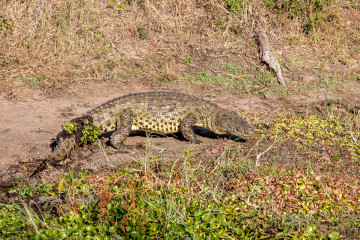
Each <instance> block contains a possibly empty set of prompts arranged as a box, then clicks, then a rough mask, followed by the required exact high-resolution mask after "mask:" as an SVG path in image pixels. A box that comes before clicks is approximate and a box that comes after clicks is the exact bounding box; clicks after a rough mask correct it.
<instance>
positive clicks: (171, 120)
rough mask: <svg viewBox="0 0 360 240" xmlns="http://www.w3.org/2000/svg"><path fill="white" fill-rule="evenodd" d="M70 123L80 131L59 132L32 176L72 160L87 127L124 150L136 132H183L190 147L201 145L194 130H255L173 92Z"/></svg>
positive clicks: (119, 103) (135, 97)
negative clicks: (129, 138)
mask: <svg viewBox="0 0 360 240" xmlns="http://www.w3.org/2000/svg"><path fill="white" fill-rule="evenodd" d="M71 122H73V123H76V124H77V125H78V126H80V127H79V128H78V129H77V131H76V132H74V133H69V132H67V131H65V130H63V131H62V132H60V133H59V134H58V135H57V137H56V141H55V142H56V146H55V148H54V151H53V152H52V153H51V154H50V155H49V156H48V157H47V158H45V159H44V160H43V162H42V163H41V164H40V166H39V167H38V168H37V169H36V170H35V171H34V172H33V173H32V175H31V176H34V175H35V174H37V173H38V172H40V171H41V170H42V169H44V168H45V167H46V164H47V163H48V162H49V161H55V162H57V161H60V160H62V159H65V158H67V157H69V155H70V154H71V152H72V151H73V150H74V149H75V148H76V147H77V146H78V145H80V143H81V141H80V139H81V138H82V130H83V129H84V125H86V124H88V123H91V124H92V125H93V126H94V127H96V128H97V129H99V130H100V132H101V133H108V132H112V135H111V136H110V145H111V146H112V147H114V148H121V147H122V145H123V142H124V141H125V139H126V138H127V137H128V136H129V135H130V134H131V133H133V132H137V131H146V132H151V133H160V134H171V133H176V132H181V133H182V135H183V136H184V137H185V139H187V140H188V141H189V142H190V143H201V141H199V140H198V139H197V138H196V135H195V133H194V130H193V128H192V127H194V126H197V127H202V128H205V129H207V130H210V131H212V132H214V133H216V134H219V135H234V136H236V137H241V138H244V137H246V136H250V135H252V134H253V133H254V129H253V128H252V127H251V126H250V125H249V124H248V123H247V122H246V121H245V120H244V119H243V118H241V117H240V116H239V115H237V114H236V113H235V112H232V111H228V110H225V109H223V108H220V107H219V106H217V105H216V104H214V103H212V102H210V101H207V100H204V99H201V98H198V97H195V96H192V95H187V94H183V93H174V92H144V93H134V94H128V95H125V96H121V97H118V98H115V99H113V100H110V101H108V102H106V103H104V104H102V105H100V106H98V107H96V108H94V109H93V110H90V111H89V112H88V113H87V114H86V115H84V116H83V117H79V118H75V119H73V120H71Z"/></svg>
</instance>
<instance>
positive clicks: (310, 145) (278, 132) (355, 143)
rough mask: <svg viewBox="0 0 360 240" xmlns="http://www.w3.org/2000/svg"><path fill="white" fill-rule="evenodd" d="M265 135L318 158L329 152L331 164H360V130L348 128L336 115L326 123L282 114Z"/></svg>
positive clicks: (319, 119)
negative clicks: (334, 161)
mask: <svg viewBox="0 0 360 240" xmlns="http://www.w3.org/2000/svg"><path fill="white" fill-rule="evenodd" d="M263 134H264V136H270V138H271V139H273V140H275V141H281V142H285V141H288V142H292V143H294V144H295V146H297V147H298V148H299V149H301V150H307V151H308V152H311V153H312V154H315V155H317V156H318V157H319V156H320V155H321V153H322V152H327V153H328V154H330V158H331V159H332V160H336V161H348V160H351V161H354V162H357V163H360V162H359V159H360V144H359V143H360V130H359V129H356V128H354V127H351V126H345V125H344V124H343V123H342V122H341V121H339V118H338V116H336V115H335V114H329V115H328V116H327V118H326V119H322V118H321V117H320V116H314V115H310V116H305V115H297V114H289V115H285V114H279V115H278V116H277V118H276V119H275V120H274V121H273V123H272V124H271V127H270V129H267V130H266V131H265V132H264V133H263Z"/></svg>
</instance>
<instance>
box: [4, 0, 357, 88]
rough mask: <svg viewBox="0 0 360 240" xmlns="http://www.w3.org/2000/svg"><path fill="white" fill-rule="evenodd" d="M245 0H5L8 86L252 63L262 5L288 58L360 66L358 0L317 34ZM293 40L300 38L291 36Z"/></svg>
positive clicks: (341, 7)
mask: <svg viewBox="0 0 360 240" xmlns="http://www.w3.org/2000/svg"><path fill="white" fill-rule="evenodd" d="M241 3H242V5H241V9H240V11H238V12H235V13H231V9H229V8H227V5H226V4H224V2H223V1H221V0H210V1H205V2H201V1H195V0H192V1H185V0H180V1H174V0H172V1H152V0H150V1H132V2H131V3H130V4H129V3H128V1H127V2H125V1H107V0H106V1H95V0H91V1H70V0H66V1H56V0H49V1H43V0H27V1H9V0H7V1H1V3H0V9H2V10H0V20H1V21H0V23H1V24H0V37H1V39H2V41H1V42H0V79H1V81H2V82H3V83H5V84H2V86H3V88H4V86H9V84H10V85H11V83H12V82H14V81H16V80H18V79H20V78H29V77H31V78H42V79H45V80H43V81H42V87H44V88H50V89H58V88H64V86H65V88H66V86H67V85H68V84H71V83H74V82H75V83H87V82H88V81H89V80H96V81H104V80H111V81H114V82H122V83H124V82H129V81H137V80H140V81H144V80H145V81H147V82H157V81H159V80H162V81H163V80H170V81H171V80H174V79H178V78H181V77H183V76H185V75H189V74H190V75H191V74H194V73H197V72H200V71H204V70H209V69H210V70H211V71H215V70H214V69H211V68H212V65H213V64H214V63H215V62H218V61H224V62H226V61H232V62H234V63H236V64H238V65H240V66H243V67H244V68H245V69H251V68H252V67H253V65H257V64H258V57H257V51H258V50H257V47H256V45H255V44H254V39H253V35H254V31H255V29H254V21H255V20H254V19H255V18H254V16H255V15H258V14H260V15H261V16H262V19H264V22H263V25H264V26H263V27H264V28H265V29H266V31H267V32H268V34H269V37H270V40H271V41H272V45H273V46H274V48H275V49H277V50H278V55H280V56H279V57H280V59H281V60H282V61H283V62H285V63H286V62H287V61H288V60H289V59H290V58H292V57H294V56H297V55H300V56H302V58H303V59H308V61H304V63H303V64H302V66H301V68H302V69H303V70H304V71H308V70H309V69H310V68H312V67H313V65H314V64H313V62H314V61H315V62H321V61H323V60H324V59H327V60H326V61H330V63H332V65H334V67H333V69H332V70H334V71H340V72H341V73H342V74H344V75H351V74H353V73H354V72H355V73H356V71H357V70H356V69H359V62H358V59H357V58H356V54H357V53H358V52H359V49H358V48H357V47H356V46H358V44H359V41H360V40H359V39H360V33H359V28H358V26H357V24H358V19H359V17H356V15H354V14H351V13H352V12H353V11H356V3H355V2H350V3H349V2H348V1H347V2H344V1H340V2H337V3H336V4H337V5H332V8H333V9H332V11H341V12H339V13H338V15H337V16H336V17H335V20H334V21H333V22H334V24H332V25H331V24H328V25H324V26H322V27H321V28H318V29H316V32H315V30H314V34H313V36H312V37H309V36H307V35H305V34H304V33H303V31H302V20H301V18H300V17H293V18H289V17H288V13H287V12H271V11H269V9H268V8H267V7H266V6H265V5H264V4H263V3H259V4H258V2H257V1H241ZM345 4H347V5H346V6H345ZM324 11H325V10H324ZM326 11H329V10H328V9H326ZM329 33H331V34H329ZM291 39H293V40H294V39H295V40H294V42H295V44H293V43H294V42H292V43H291V45H289V42H291ZM314 52H315V53H316V54H314ZM334 53H335V54H334ZM186 58H189V59H191V60H192V61H191V63H188V64H186V63H185V61H184V60H185V59H186ZM340 60H341V61H345V62H346V64H348V65H347V68H345V70H344V69H340V70H339V69H337V66H338V65H337V64H338V61H340ZM289 74H291V73H289ZM356 74H359V73H356ZM356 74H355V75H356ZM289 77H290V78H291V76H289Z"/></svg>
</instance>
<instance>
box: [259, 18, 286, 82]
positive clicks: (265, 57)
mask: <svg viewBox="0 0 360 240" xmlns="http://www.w3.org/2000/svg"><path fill="white" fill-rule="evenodd" d="M256 25H257V28H258V29H257V31H256V32H257V36H256V37H257V42H258V44H259V46H260V55H261V61H262V62H265V63H267V65H268V66H269V68H270V69H272V70H274V72H275V73H276V76H277V79H278V82H279V83H280V84H281V85H283V86H286V83H285V82H284V78H283V76H282V73H281V67H280V63H279V60H278V58H277V57H276V56H275V55H274V54H273V53H272V52H271V46H270V43H269V40H268V37H267V35H266V33H265V31H264V30H263V28H262V27H261V19H260V17H259V16H258V17H257V24H256Z"/></svg>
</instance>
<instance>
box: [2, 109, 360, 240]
mask: <svg viewBox="0 0 360 240" xmlns="http://www.w3.org/2000/svg"><path fill="white" fill-rule="evenodd" d="M249 114H252V113H249ZM243 115H246V113H243ZM253 122H258V117H256V116H254V119H253ZM351 123H354V119H353V120H352V121H345V119H344V118H340V117H339V116H335V115H331V114H328V115H326V116H325V117H322V118H321V117H319V116H311V115H309V116H306V117H305V116H301V115H279V116H278V117H277V118H276V119H274V121H273V122H271V123H269V124H268V125H267V127H264V126H263V125H262V124H259V126H258V128H257V129H256V131H257V132H258V133H259V136H258V137H257V138H255V139H253V140H252V141H251V143H250V144H244V143H236V142H232V141H230V142H229V144H228V145H227V146H225V147H218V148H216V149H217V151H218V154H215V155H214V154H212V155H207V154H204V153H197V154H195V153H194V152H193V149H192V148H187V149H184V153H183V155H182V156H179V157H175V158H174V160H173V161H170V162H164V161H163V160H162V159H161V158H159V157H158V156H157V152H156V151H155V152H153V151H152V145H151V138H147V141H146V144H145V154H144V155H140V156H141V157H138V159H136V160H135V161H133V162H131V163H129V164H126V165H121V166H119V169H118V170H117V171H116V172H113V173H108V174H105V176H104V175H102V176H96V175H91V174H88V173H86V172H80V173H77V174H74V173H71V172H70V173H69V174H65V175H63V176H62V177H61V178H60V179H59V180H58V182H57V184H56V185H50V184H46V183H45V181H44V182H43V183H40V184H30V185H25V184H23V183H22V182H21V181H19V182H18V184H17V186H16V187H14V188H12V189H11V190H10V191H9V192H8V194H10V195H11V196H17V197H18V198H19V199H20V202H19V203H17V204H16V203H14V204H2V205H0V225H1V228H0V231H1V234H2V236H3V237H4V238H8V239H16V238H19V237H21V238H24V239H70V238H71V239H181V238H184V237H186V238H189V239H324V240H325V239H340V238H344V237H348V238H349V237H353V238H349V239H356V237H358V236H359V235H360V232H359V231H358V230H356V229H359V228H360V218H359V216H360V215H359V213H360V198H359V194H360V189H359V186H358V184H357V183H356V179H357V177H358V176H357V174H356V173H354V174H351V173H350V174H349V173H347V174H344V173H343V169H342V167H345V166H347V167H349V165H348V164H349V163H350V162H351V160H352V161H353V162H354V165H353V167H355V168H356V167H358V165H357V164H356V161H357V159H359V156H358V155H356V154H359V148H358V145H357V144H356V141H359V140H360V132H359V129H354V128H353V127H352V126H353V125H351ZM348 136H349V137H348ZM292 143H293V144H292ZM269 146H270V147H269ZM277 146H282V148H281V149H278V147H277ZM284 146H287V147H288V150H284ZM283 151H285V152H286V151H290V152H291V154H297V155H301V156H302V160H301V161H303V162H304V163H306V162H307V164H305V165H302V162H299V163H291V162H293V161H294V160H292V159H288V160H287V161H289V163H291V164H293V167H291V168H289V167H285V166H284V164H283V163H281V159H283V158H284V157H287V158H289V157H290V156H291V154H286V153H283ZM324 151H327V152H330V158H331V159H324V158H323V157H322V155H321V153H322V152H324ZM275 156H279V158H276V157H275ZM339 156H341V157H339ZM277 159H278V160H277ZM297 159H299V158H297ZM312 164H314V165H312ZM334 164H336V165H338V166H339V167H340V168H339V169H338V171H339V172H341V178H339V177H337V174H335V173H334V172H333V173H331V171H335V168H332V166H333V165H334ZM315 165H316V166H318V167H319V168H315V167H314V166H315ZM318 169H323V170H318ZM41 198H42V199H43V200H36V199H41Z"/></svg>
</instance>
